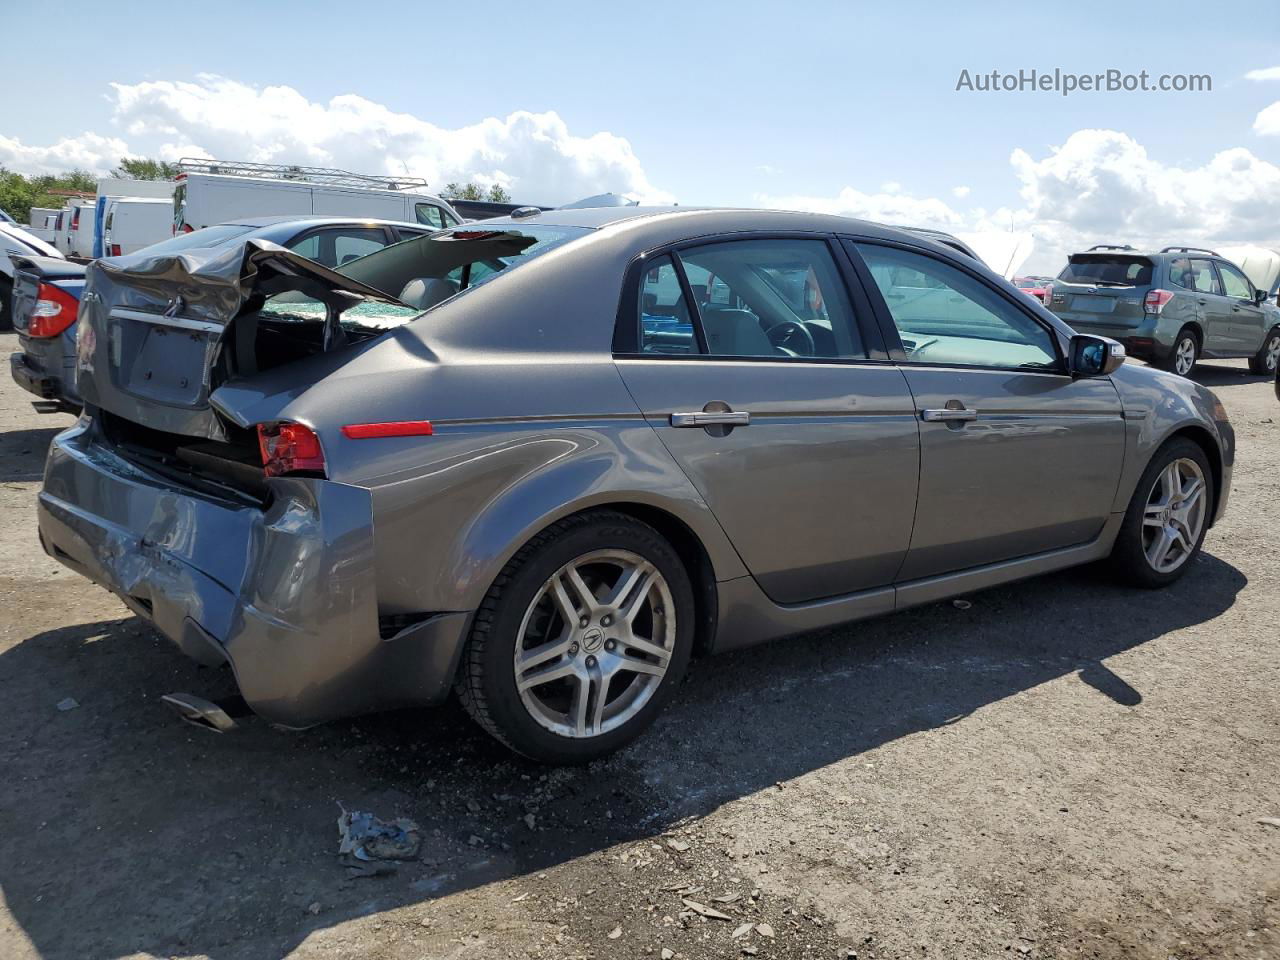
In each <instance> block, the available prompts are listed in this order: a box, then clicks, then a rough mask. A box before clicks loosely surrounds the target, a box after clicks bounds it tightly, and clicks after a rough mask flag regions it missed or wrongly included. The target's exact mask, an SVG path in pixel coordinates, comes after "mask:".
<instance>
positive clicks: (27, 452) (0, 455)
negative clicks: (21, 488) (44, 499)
mask: <svg viewBox="0 0 1280 960" xmlns="http://www.w3.org/2000/svg"><path fill="white" fill-rule="evenodd" d="M59 422H60V425H59V426H51V427H47V428H44V429H39V430H9V431H7V432H5V433H0V483H35V482H38V481H40V480H41V479H43V478H44V460H45V457H46V456H47V455H48V453H49V444H50V443H51V442H52V441H53V438H54V437H56V436H57V435H58V434H59V433H61V432H62V431H63V430H65V429H66V428H67V427H68V426H70V424H68V423H66V422H65V421H63V420H62V419H61V418H59Z"/></svg>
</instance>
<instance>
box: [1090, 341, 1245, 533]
mask: <svg viewBox="0 0 1280 960" xmlns="http://www.w3.org/2000/svg"><path fill="white" fill-rule="evenodd" d="M1112 377H1113V380H1114V382H1115V385H1116V389H1117V390H1118V391H1119V393H1120V400H1121V403H1122V405H1123V407H1124V417H1125V421H1126V426H1127V435H1126V456H1125V467H1124V472H1123V474H1122V475H1121V478H1120V484H1119V486H1118V487H1117V488H1116V499H1115V503H1114V504H1113V505H1112V509H1113V510H1114V511H1116V512H1120V511H1123V510H1125V509H1127V508H1128V506H1129V501H1130V499H1132V497H1133V492H1134V490H1135V488H1136V487H1137V485H1138V480H1139V479H1140V478H1141V476H1142V473H1143V471H1144V470H1146V468H1147V464H1148V463H1150V462H1151V458H1152V456H1154V455H1155V452H1156V451H1157V450H1159V449H1160V447H1161V446H1162V445H1163V444H1164V443H1165V442H1166V441H1167V440H1168V439H1169V438H1170V437H1172V436H1173V435H1174V434H1177V433H1181V432H1187V431H1191V432H1194V433H1195V434H1196V435H1197V437H1198V438H1199V439H1201V440H1207V442H1206V443H1205V446H1206V452H1207V453H1209V455H1210V459H1211V460H1212V461H1213V462H1214V463H1213V465H1214V466H1215V468H1216V469H1217V472H1218V475H1219V483H1218V484H1217V489H1216V490H1215V491H1214V499H1215V504H1214V511H1213V519H1214V521H1215V522H1216V520H1217V519H1218V518H1219V517H1220V516H1221V515H1222V512H1223V510H1224V509H1225V507H1226V502H1227V494H1228V492H1229V490H1230V486H1231V483H1230V481H1231V469H1232V466H1233V464H1234V462H1235V431H1234V430H1232V428H1231V423H1230V422H1229V421H1228V420H1227V417H1226V414H1225V412H1224V411H1223V408H1222V405H1221V403H1220V402H1219V401H1218V398H1217V397H1216V396H1215V395H1214V393H1213V391H1211V390H1209V389H1208V388H1207V387H1203V386H1201V385H1200V384H1198V383H1196V382H1195V381H1193V380H1188V379H1186V378H1185V377H1179V376H1177V375H1176V374H1172V373H1167V372H1165V371H1163V370H1156V369H1154V368H1152V367H1139V366H1136V365H1129V364H1126V365H1125V366H1123V367H1121V368H1120V369H1119V370H1117V371H1116V372H1115V373H1114V374H1113V375H1112Z"/></svg>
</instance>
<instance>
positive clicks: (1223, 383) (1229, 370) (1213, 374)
mask: <svg viewBox="0 0 1280 960" xmlns="http://www.w3.org/2000/svg"><path fill="white" fill-rule="evenodd" d="M1272 376H1273V374H1258V373H1250V372H1249V368H1248V367H1245V366H1232V367H1228V366H1218V365H1215V364H1214V363H1213V361H1211V360H1207V361H1206V360H1202V361H1201V362H1200V363H1198V364H1196V368H1195V369H1194V370H1192V371H1191V379H1192V380H1194V381H1195V382H1196V383H1198V384H1200V385H1201V386H1205V387H1209V388H1210V389H1212V388H1213V387H1232V386H1235V385H1237V384H1241V383H1260V382H1262V381H1264V380H1270V379H1272Z"/></svg>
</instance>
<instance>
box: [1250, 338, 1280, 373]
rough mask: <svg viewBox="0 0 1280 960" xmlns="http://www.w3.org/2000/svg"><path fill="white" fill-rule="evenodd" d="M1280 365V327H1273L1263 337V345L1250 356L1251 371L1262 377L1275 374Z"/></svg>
mask: <svg viewBox="0 0 1280 960" xmlns="http://www.w3.org/2000/svg"><path fill="white" fill-rule="evenodd" d="M1277 366H1280V327H1272V328H1271V329H1270V330H1268V331H1267V335H1266V336H1265V337H1263V338H1262V346H1261V347H1259V348H1258V352H1257V353H1255V354H1254V355H1253V356H1252V357H1250V358H1249V372H1250V373H1253V374H1257V375H1258V376H1260V377H1272V376H1275V373H1276V367H1277Z"/></svg>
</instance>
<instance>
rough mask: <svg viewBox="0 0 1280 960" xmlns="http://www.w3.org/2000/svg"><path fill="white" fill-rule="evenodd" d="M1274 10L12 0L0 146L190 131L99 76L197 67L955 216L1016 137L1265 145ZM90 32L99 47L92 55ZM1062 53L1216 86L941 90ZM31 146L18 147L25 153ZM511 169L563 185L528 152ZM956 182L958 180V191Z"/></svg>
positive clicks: (1012, 196) (991, 203) (1191, 151)
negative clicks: (24, 86) (932, 201)
mask: <svg viewBox="0 0 1280 960" xmlns="http://www.w3.org/2000/svg"><path fill="white" fill-rule="evenodd" d="M1275 13H1276V10H1275V7H1274V5H1273V4H1272V5H1268V4H1264V3H1230V2H1225V3H1216V4H1212V5H1208V4H1204V3H1186V4H1183V3H1178V2H1169V0H1161V2H1159V3H1151V4H1141V5H1136V6H1135V5H1120V4H1117V3H1114V2H1112V3H1072V4H1069V5H1062V4H1052V5H1043V7H1040V8H1037V7H1035V6H1033V5H1031V4H1026V3H1021V4H1013V3H973V4H963V5H961V4H956V5H951V6H947V7H941V6H938V5H934V4H924V3H914V2H902V0H900V2H895V3H891V4H887V3H874V4H873V3H857V2H848V3H820V2H791V3H743V2H735V3H720V2H704V3H698V2H684V3H664V2H650V3H646V4H641V5H632V4H628V5H612V4H602V3H596V4H588V3H568V2H542V3H527V2H526V3H505V2H490V3H486V4H476V5H456V4H438V3H422V4H393V3H380V2H365V3H361V4H359V5H358V6H356V7H353V6H352V5H351V4H350V3H341V4H340V3H327V2H319V3H305V4H304V3H293V2H279V3H255V4H249V3H239V2H235V0H229V2H223V3H219V4H216V5H211V6H210V7H208V8H207V9H203V8H201V7H199V6H197V5H178V6H175V5H174V4H173V3H172V2H170V3H167V4H145V3H133V4H130V5H129V7H128V12H120V11H118V10H111V9H108V8H107V7H106V5H103V4H100V3H93V4H75V3H46V4H42V5H39V6H37V5H33V4H26V3H17V2H9V3H6V4H5V10H4V16H5V23H6V26H7V28H8V31H9V32H11V33H12V35H13V36H15V37H17V38H19V42H16V43H9V44H7V45H6V47H7V58H8V60H9V63H10V73H11V75H13V76H18V77H26V78H29V79H30V80H31V82H32V87H33V89H39V91H40V94H39V96H30V97H24V96H16V97H15V96H10V97H8V98H6V102H5V106H4V108H3V112H2V113H0V163H2V162H8V163H9V165H10V166H17V167H21V166H23V164H22V163H21V162H16V161H15V160H14V159H13V158H12V156H11V157H10V158H9V159H7V160H6V155H5V152H4V150H3V149H2V147H3V144H4V141H3V138H9V141H17V142H19V143H20V144H21V145H22V146H23V147H27V148H30V147H40V146H43V145H49V144H53V143H55V142H57V141H59V140H60V139H62V138H68V137H70V138H75V137H78V136H80V135H81V134H83V133H86V132H93V133H96V134H99V135H102V136H104V137H116V138H119V139H121V140H123V141H124V142H126V143H127V144H128V146H129V149H130V150H131V151H134V152H148V151H149V150H152V149H154V148H155V145H156V144H158V143H161V142H167V143H170V144H172V143H176V142H180V141H181V142H187V141H189V142H191V143H193V144H197V145H200V146H206V143H205V140H202V139H201V135H202V131H201V130H200V129H196V130H190V129H185V128H182V129H179V130H178V131H177V132H176V133H174V132H173V131H172V129H170V130H169V131H168V136H167V137H166V131H165V130H164V129H162V128H164V127H165V126H166V122H165V120H164V119H163V117H161V118H159V119H158V118H157V116H156V115H154V112H153V113H146V114H132V115H131V114H129V113H128V112H127V111H125V112H124V113H123V114H122V112H121V111H120V110H119V109H118V106H119V103H118V101H119V95H118V94H116V93H114V92H113V89H112V88H111V87H110V86H109V83H110V82H115V83H118V84H121V85H124V86H126V87H131V86H133V85H137V84H142V83H146V82H188V83H189V82H198V78H199V77H200V76H202V75H205V74H214V75H217V76H219V77H223V78H227V79H228V80H231V81H234V82H236V83H238V84H243V85H247V86H249V87H252V88H258V89H261V88H266V87H269V86H274V85H280V86H287V87H289V88H292V89H293V90H294V91H297V93H298V94H300V95H301V97H302V98H304V99H305V101H307V102H310V103H315V104H321V105H323V104H327V103H328V102H329V101H330V99H331V98H333V97H336V96H341V95H344V94H357V95H358V96H360V97H362V98H364V99H365V100H367V101H371V102H372V103H374V104H378V105H381V106H384V107H386V108H387V109H388V110H389V111H391V112H393V113H403V114H409V115H412V116H413V117H415V118H419V119H420V120H422V121H425V122H426V123H429V124H431V125H434V126H436V127H439V128H443V129H446V130H453V129H460V128H466V127H468V126H469V125H474V124H477V123H479V122H480V121H482V120H484V119H485V118H488V117H494V118H505V117H508V116H509V115H511V114H512V113H513V112H515V111H529V112H531V113H534V114H541V113H545V112H549V111H554V112H555V114H557V115H558V116H559V118H560V119H561V120H563V123H564V126H565V127H566V128H567V130H568V131H570V132H571V133H572V134H573V135H575V136H578V137H590V136H591V135H593V134H595V133H598V132H607V133H610V134H613V135H614V136H615V137H620V138H625V140H626V141H627V142H628V143H629V144H630V147H631V150H632V151H633V153H634V156H635V159H636V161H637V162H638V164H639V166H640V167H642V169H643V173H644V175H645V177H647V181H648V182H649V183H650V184H651V185H652V186H653V187H655V188H656V189H657V190H659V191H662V192H663V193H665V194H668V195H670V196H674V197H675V198H677V199H678V200H679V201H680V202H682V203H686V204H737V205H744V204H751V203H753V202H758V201H759V199H760V198H761V196H762V195H767V196H769V197H787V198H790V197H800V196H803V197H835V196H836V195H838V194H839V192H840V191H841V190H843V189H845V188H852V189H854V190H855V191H859V192H861V193H866V194H874V193H877V192H883V191H882V185H884V184H886V183H889V184H897V185H899V186H897V187H891V189H890V192H894V191H901V192H904V193H906V194H909V195H911V196H914V197H920V198H928V197H936V198H941V199H943V200H944V201H945V202H946V203H947V204H948V206H949V207H950V209H951V210H952V211H953V212H955V213H956V214H958V215H959V216H961V217H963V218H969V217H971V216H975V214H973V211H975V210H981V211H987V212H990V211H996V210H998V209H999V208H1008V209H1010V210H1012V209H1020V208H1023V207H1025V206H1026V203H1025V201H1024V200H1023V199H1022V198H1021V197H1020V195H1019V188H1020V186H1022V185H1023V184H1022V182H1021V181H1020V180H1019V179H1018V177H1017V176H1015V174H1014V172H1013V170H1012V169H1011V166H1010V157H1011V153H1012V152H1013V151H1014V150H1015V149H1018V148H1021V149H1022V150H1023V151H1025V152H1026V154H1028V155H1029V156H1030V157H1031V158H1033V159H1035V160H1037V161H1039V160H1043V159H1044V158H1047V157H1049V156H1050V155H1051V152H1052V149H1053V148H1054V147H1056V146H1059V145H1062V144H1064V143H1065V142H1067V141H1068V139H1069V138H1070V137H1071V136H1072V134H1073V133H1075V132H1077V131H1081V130H1090V129H1101V130H1109V131H1115V132H1117V133H1121V134H1124V135H1125V136H1127V137H1128V138H1131V139H1132V140H1133V141H1135V142H1136V143H1137V144H1140V145H1141V147H1142V148H1144V149H1145V151H1146V153H1147V155H1148V156H1149V157H1150V158H1152V160H1153V161H1154V162H1158V163H1159V164H1160V165H1162V167H1168V168H1174V169H1177V170H1186V171H1194V170H1198V169H1200V168H1203V167H1204V166H1205V165H1206V164H1208V163H1209V162H1210V160H1211V158H1212V157H1213V156H1214V155H1215V154H1217V153H1219V152H1220V151H1223V150H1227V149H1230V148H1244V149H1246V150H1248V151H1249V152H1250V154H1251V155H1252V156H1253V157H1255V158H1256V159H1257V160H1259V161H1261V162H1265V163H1266V164H1267V165H1271V164H1276V163H1280V136H1275V135H1272V136H1264V135H1260V134H1259V133H1257V132H1255V131H1254V129H1253V125H1254V120H1255V117H1256V116H1257V115H1258V113H1259V112H1260V111H1262V110H1263V109H1264V108H1266V107H1267V106H1269V105H1270V104H1272V103H1274V102H1276V101H1277V100H1278V99H1280V80H1277V81H1271V82H1256V81H1251V80H1246V79H1244V74H1245V73H1246V72H1247V71H1249V70H1256V69H1263V68H1267V67H1271V66H1275V65H1276V64H1280V45H1278V44H1277V39H1280V38H1278V37H1277V29H1276V27H1275V26H1274V21H1275V19H1276V17H1275ZM51 23H65V24H67V25H71V24H74V27H73V28H72V27H70V26H68V27H67V28H66V29H65V30H63V31H62V32H63V33H64V35H65V36H66V38H67V39H70V40H75V41H83V42H76V43H75V44H74V46H75V47H76V50H77V52H74V53H69V52H65V47H64V52H63V53H61V54H60V55H59V57H58V59H59V60H60V61H61V63H62V64H65V65H68V67H70V68H67V67H56V68H53V69H51V68H50V55H49V50H50V49H51V47H52V44H53V40H52V38H51V33H50V24H51ZM23 37H29V38H36V37H40V38H43V39H42V40H39V41H37V40H34V39H32V40H30V41H24V40H22V39H21V38H23ZM94 49H96V50H98V51H101V55H100V56H97V57H93V58H90V57H89V56H87V55H86V53H87V52H88V51H89V50H94ZM71 65H74V66H71ZM1054 67H1059V68H1062V69H1063V70H1068V71H1074V72H1077V73H1091V72H1095V71H1101V70H1105V69H1107V68H1118V69H1122V70H1126V71H1134V72H1136V71H1138V70H1141V69H1146V70H1149V71H1151V72H1152V73H1153V74H1158V73H1207V74H1210V75H1211V76H1212V77H1213V91H1212V92H1211V93H1172V92H1170V93H1131V94H1125V93H1076V94H1074V95H1072V96H1070V97H1066V98H1064V97H1062V96H1060V95H1058V94H1055V93H1031V92H1025V93H998V94H983V93H965V92H956V90H955V85H956V80H957V77H958V75H959V73H960V70H961V69H962V68H968V69H970V70H971V71H973V72H980V71H989V70H992V69H997V70H1001V71H1009V72H1012V71H1017V70H1018V69H1023V68H1026V69H1030V68H1037V69H1041V70H1045V69H1048V70H1052V69H1053V68H1054ZM51 105H53V106H52V107H51ZM178 112H179V113H181V109H180V108H178ZM181 126H182V125H181V124H179V127H181ZM272 135H273V134H272V133H271V131H266V132H265V133H264V136H266V137H270V136H272ZM206 139H208V138H206ZM214 139H215V140H216V139H217V138H216V137H215V138H214ZM247 139H257V138H255V137H253V136H248V137H247ZM217 142H220V143H227V141H226V140H225V139H224V140H218V141H217ZM237 145H238V144H236V143H235V142H234V141H232V143H231V146H232V148H234V147H235V146H237ZM224 149H225V148H224ZM247 150H248V145H247V144H246V149H245V150H244V151H242V152H243V153H247ZM27 156H28V159H27V165H28V166H29V165H30V164H31V163H34V162H37V161H36V160H33V159H32V156H33V155H27ZM34 156H36V157H46V155H45V154H37V155H34ZM55 156H56V155H47V157H48V161H47V162H51V163H52V162H55ZM338 156H339V158H340V159H342V157H341V156H340V153H339V155H338ZM415 156H416V155H415ZM236 158H237V159H242V158H243V157H236ZM360 159H362V160H364V157H363V156H361V157H360ZM304 162H307V161H306V160H305V158H304ZM365 162H367V160H366V161H365ZM401 162H402V163H403V162H404V161H403V160H402V161H401ZM413 172H414V173H422V172H423V171H420V170H414V171H413ZM481 172H483V171H481ZM429 174H430V172H428V174H427V175H429ZM517 182H518V183H522V184H523V185H524V186H525V187H526V188H528V189H534V190H536V189H542V190H544V191H545V190H552V189H565V190H571V189H573V186H574V185H573V183H572V179H571V178H570V179H569V180H568V181H566V180H565V179H564V178H561V179H559V180H557V179H554V178H552V179H549V180H546V181H539V178H538V177H537V176H536V175H534V174H531V173H526V174H525V175H524V176H523V178H522V180H520V181H517ZM551 184H555V185H557V186H552V185H551ZM624 186H625V184H624ZM958 186H967V187H970V188H971V191H970V192H969V193H968V194H967V196H964V197H959V196H956V195H955V194H954V193H953V192H952V191H953V188H955V187H958ZM518 199H527V200H532V201H540V202H562V201H564V200H566V199H569V197H564V196H541V195H525V196H520V197H518ZM854 212H857V211H856V210H855V211H854ZM1278 239H1280V238H1278Z"/></svg>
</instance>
